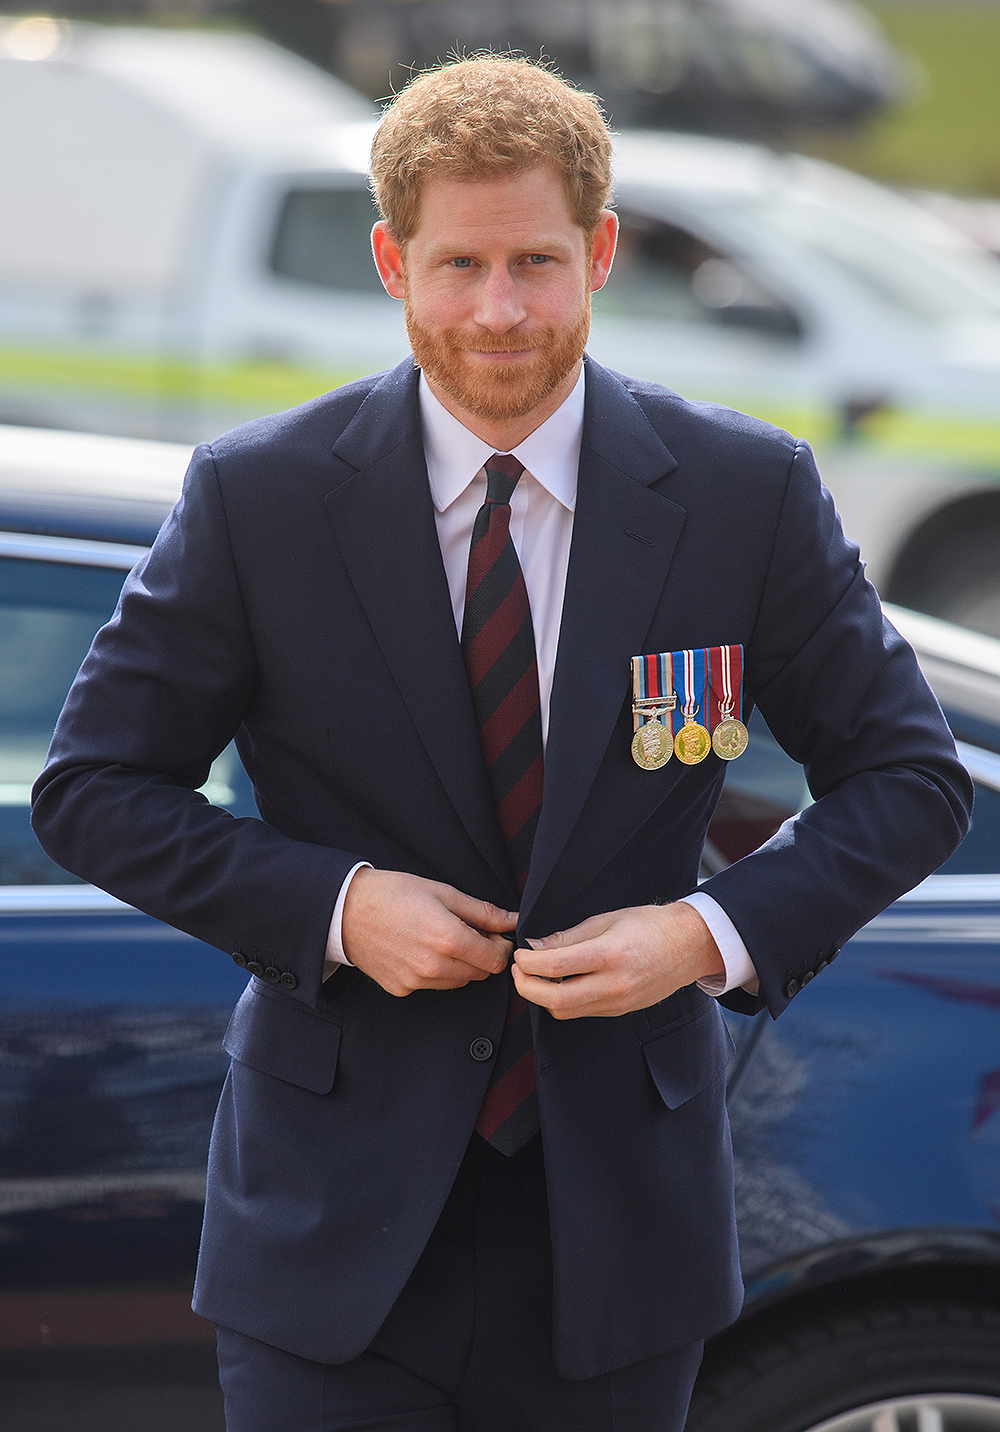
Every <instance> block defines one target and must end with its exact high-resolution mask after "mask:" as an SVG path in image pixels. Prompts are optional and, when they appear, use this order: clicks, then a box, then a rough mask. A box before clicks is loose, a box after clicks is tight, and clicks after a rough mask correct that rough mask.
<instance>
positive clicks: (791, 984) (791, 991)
mask: <svg viewBox="0 0 1000 1432" xmlns="http://www.w3.org/2000/svg"><path fill="white" fill-rule="evenodd" d="M800 989H801V985H800V984H799V982H798V980H797V979H796V978H795V976H794V975H793V976H792V978H791V979H790V980H789V981H788V983H787V984H786V985H785V998H786V999H794V998H795V996H796V995H797V994H798V992H799V990H800Z"/></svg>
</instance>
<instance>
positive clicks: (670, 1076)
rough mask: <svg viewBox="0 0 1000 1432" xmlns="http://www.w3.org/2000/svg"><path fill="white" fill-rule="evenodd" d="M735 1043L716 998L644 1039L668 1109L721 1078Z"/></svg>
mask: <svg viewBox="0 0 1000 1432" xmlns="http://www.w3.org/2000/svg"><path fill="white" fill-rule="evenodd" d="M735 1047H736V1046H735V1045H734V1043H733V1040H732V1037H731V1035H730V1033H729V1030H728V1029H727V1028H726V1026H725V1023H724V1022H723V1019H722V1015H721V1014H720V1013H719V1010H718V1008H717V1007H716V1004H715V1001H714V1000H712V1001H711V1002H710V1003H709V1004H708V1005H705V1006H703V1007H702V1008H701V1009H700V1010H698V1011H697V1012H696V1013H694V1014H691V1015H688V1016H686V1017H684V1018H683V1019H679V1020H675V1021H674V1022H673V1023H671V1024H667V1025H663V1026H661V1027H659V1028H657V1029H655V1030H653V1031H652V1032H651V1033H649V1034H647V1035H646V1036H645V1038H644V1039H643V1040H642V1052H643V1054H644V1055H645V1056H646V1064H647V1067H648V1069H649V1072H650V1074H651V1075H652V1077H653V1083H654V1084H655V1085H656V1087H657V1089H658V1090H659V1094H660V1098H661V1099H662V1100H663V1102H664V1103H665V1104H666V1106H667V1108H668V1109H679V1108H680V1106H681V1105H682V1104H686V1103H687V1101H688V1100H689V1099H693V1098H694V1096H695V1094H700V1093H701V1091H702V1089H707V1088H708V1086H709V1085H710V1084H714V1083H715V1081H716V1080H717V1079H720V1078H721V1077H722V1075H723V1074H725V1072H726V1066H727V1065H728V1063H729V1060H730V1059H731V1058H732V1054H733V1050H734V1049H735Z"/></svg>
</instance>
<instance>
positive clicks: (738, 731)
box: [712, 716, 750, 761]
mask: <svg viewBox="0 0 1000 1432" xmlns="http://www.w3.org/2000/svg"><path fill="white" fill-rule="evenodd" d="M749 740H750V736H749V733H748V732H747V728H746V727H745V726H744V724H743V722H742V721H737V720H736V718H735V716H726V717H724V718H723V720H721V721H720V722H719V724H718V725H717V726H716V728H715V730H714V731H713V732H712V750H713V751H714V752H715V754H716V755H717V756H721V758H722V760H724V761H735V760H736V757H737V756H742V754H743V752H744V751H745V750H746V748H747V742H748V741H749Z"/></svg>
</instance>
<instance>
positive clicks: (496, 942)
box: [479, 930, 514, 969]
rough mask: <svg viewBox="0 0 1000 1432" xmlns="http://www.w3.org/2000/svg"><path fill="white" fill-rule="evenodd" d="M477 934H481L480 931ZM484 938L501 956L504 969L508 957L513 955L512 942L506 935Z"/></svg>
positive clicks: (508, 959)
mask: <svg viewBox="0 0 1000 1432" xmlns="http://www.w3.org/2000/svg"><path fill="white" fill-rule="evenodd" d="M479 934H483V931H482V930H480V931H479ZM485 938H486V939H487V940H489V942H490V944H491V945H493V946H494V947H495V948H496V949H497V950H499V951H500V953H501V954H502V955H503V967H504V969H506V968H507V965H508V962H509V961H510V957H511V955H512V954H513V953H514V941H513V940H511V939H509V938H508V937H507V936H506V935H486V936H485Z"/></svg>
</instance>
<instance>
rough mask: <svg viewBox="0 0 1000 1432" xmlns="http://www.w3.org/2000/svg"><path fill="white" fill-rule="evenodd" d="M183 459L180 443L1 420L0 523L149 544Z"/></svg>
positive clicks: (174, 494) (187, 453)
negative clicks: (7, 424)
mask: <svg viewBox="0 0 1000 1432" xmlns="http://www.w3.org/2000/svg"><path fill="white" fill-rule="evenodd" d="M190 457H191V447H190V445H188V444H184V443H167V442H154V441H150V440H146V439H141V438H121V437H105V436H103V435H99V434H96V433H68V432H59V431H54V430H51V429H48V428H21V427H5V426H0V529H3V530H6V531H8V532H11V531H13V532H39V533H44V534H45V535H46V536H52V537H85V538H91V539H96V540H99V541H108V542H140V543H141V542H152V540H153V538H154V537H155V536H156V533H157V531H158V529H159V527H160V525H161V523H162V522H163V519H164V518H165V517H166V515H167V513H168V512H169V511H170V509H171V507H172V506H173V505H174V503H175V502H176V501H177V498H178V497H179V496H180V490H181V483H182V482H183V479H184V472H185V469H186V468H187V465H188V462H189V460H190Z"/></svg>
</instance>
